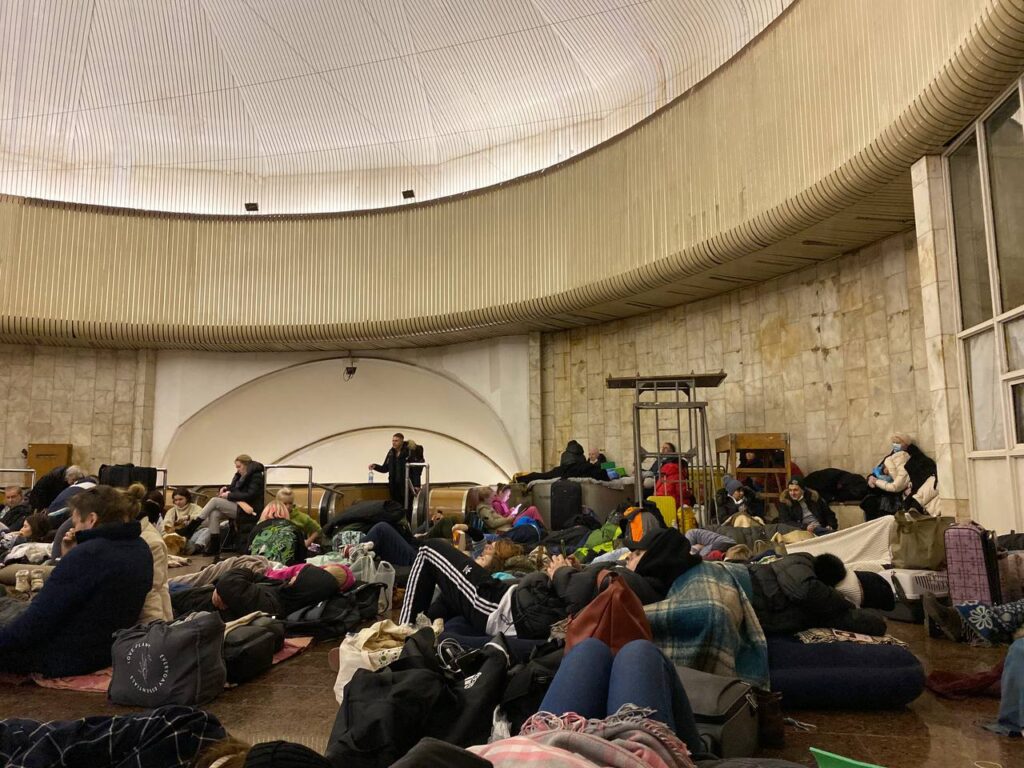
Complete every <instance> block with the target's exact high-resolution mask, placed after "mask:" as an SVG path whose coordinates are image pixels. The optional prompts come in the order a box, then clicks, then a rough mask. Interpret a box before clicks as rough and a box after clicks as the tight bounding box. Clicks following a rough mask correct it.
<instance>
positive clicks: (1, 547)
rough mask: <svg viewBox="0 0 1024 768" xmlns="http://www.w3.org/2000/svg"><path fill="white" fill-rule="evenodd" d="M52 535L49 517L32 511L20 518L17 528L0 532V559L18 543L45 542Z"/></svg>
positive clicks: (43, 513)
mask: <svg viewBox="0 0 1024 768" xmlns="http://www.w3.org/2000/svg"><path fill="white" fill-rule="evenodd" d="M52 537H53V531H52V530H51V528H50V518H49V517H47V515H46V513H45V512H34V513H32V514H31V515H29V516H28V517H25V518H23V519H22V521H21V525H20V526H19V527H18V528H17V530H8V531H6V532H5V533H3V534H0V559H2V558H3V557H4V556H5V555H6V554H7V553H8V552H10V551H11V550H12V549H14V548H15V547H16V546H18V545H19V544H27V543H29V542H34V543H45V542H47V541H49V540H50V539H51V538H52Z"/></svg>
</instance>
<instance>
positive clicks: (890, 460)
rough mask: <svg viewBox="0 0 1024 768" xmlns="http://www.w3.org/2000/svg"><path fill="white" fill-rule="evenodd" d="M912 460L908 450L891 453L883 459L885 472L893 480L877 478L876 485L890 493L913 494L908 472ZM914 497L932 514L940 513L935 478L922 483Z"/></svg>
mask: <svg viewBox="0 0 1024 768" xmlns="http://www.w3.org/2000/svg"><path fill="white" fill-rule="evenodd" d="M908 461H910V454H909V453H907V452H906V451H900V452H899V453H891V454H889V455H888V456H886V457H885V459H884V460H883V461H882V466H883V467H884V469H885V473H886V474H887V475H889V477H891V478H892V482H891V483H890V482H888V481H886V480H879V479H877V478H876V479H875V487H876V488H878V489H880V490H883V491H888V492H889V493H901V494H903V495H904V496H911V493H912V492H913V491H914V489H913V487H912V486H911V483H910V473H909V472H907V462H908ZM913 498H914V500H916V501H917V503H918V504H920V505H921V507H922V508H923V509H924V510H925V511H926V512H928V513H929V514H931V515H937V514H939V492H938V491H937V490H936V488H935V478H934V477H929V478H928V479H927V480H926V481H925V482H923V483H922V484H921V487H920V488H918V489H917V491H916V492H913Z"/></svg>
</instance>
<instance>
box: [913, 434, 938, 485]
mask: <svg viewBox="0 0 1024 768" xmlns="http://www.w3.org/2000/svg"><path fill="white" fill-rule="evenodd" d="M907 453H908V454H910V458H909V459H907V463H906V470H907V474H908V475H910V488H911V492H912V493H917V492H918V491H919V490H920V489H921V486H922V485H924V483H925V481H926V480H927V479H928V478H929V477H936V476H937V473H938V469H937V467H936V466H935V460H934V459H932V457H931V456H929V455H928V454H927V453H925V452H924V451H922V450H921V449H920V448H918V447H917V446H916V445H914V444H910V445H908V446H907Z"/></svg>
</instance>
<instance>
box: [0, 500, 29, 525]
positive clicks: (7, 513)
mask: <svg viewBox="0 0 1024 768" xmlns="http://www.w3.org/2000/svg"><path fill="white" fill-rule="evenodd" d="M31 514H32V509H31V507H29V505H28V504H19V505H18V506H16V507H6V508H5V509H4V511H3V514H2V515H0V523H3V524H4V525H6V526H7V529H8V530H10V531H16V530H18V529H19V528H21V526H22V525H24V524H25V518H26V517H28V516H29V515H31Z"/></svg>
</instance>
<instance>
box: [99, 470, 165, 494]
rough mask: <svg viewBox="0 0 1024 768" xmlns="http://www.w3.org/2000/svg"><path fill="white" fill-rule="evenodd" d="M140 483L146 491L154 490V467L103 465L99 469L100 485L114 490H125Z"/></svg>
mask: <svg viewBox="0 0 1024 768" xmlns="http://www.w3.org/2000/svg"><path fill="white" fill-rule="evenodd" d="M132 483H142V484H143V485H144V486H146V490H147V491H155V490H156V467H136V466H135V465H134V464H104V465H103V466H101V467H100V484H101V485H110V486H113V487H114V488H127V487H128V486H129V485H131V484H132Z"/></svg>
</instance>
